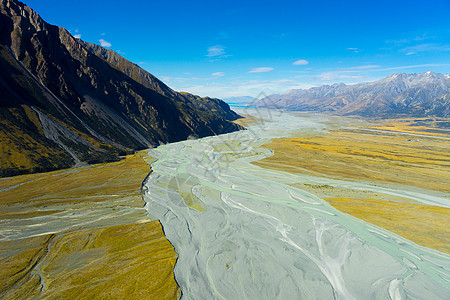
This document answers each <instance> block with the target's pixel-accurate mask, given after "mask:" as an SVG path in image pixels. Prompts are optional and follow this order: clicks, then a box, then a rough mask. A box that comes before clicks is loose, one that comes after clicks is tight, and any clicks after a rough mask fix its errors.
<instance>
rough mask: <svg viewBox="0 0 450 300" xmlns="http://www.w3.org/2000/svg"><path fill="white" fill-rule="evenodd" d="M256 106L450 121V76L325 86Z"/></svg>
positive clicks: (398, 76) (426, 74)
mask: <svg viewBox="0 0 450 300" xmlns="http://www.w3.org/2000/svg"><path fill="white" fill-rule="evenodd" d="M257 106H267V107H271V108H281V109H288V110H298V111H314V112H327V113H332V114H335V115H344V116H345V115H359V116H366V117H381V118H395V117H429V116H434V117H449V115H450V75H448V74H447V75H444V74H439V73H434V72H431V71H427V72H424V73H419V74H404V73H398V74H392V75H390V76H388V77H386V78H383V79H381V80H378V81H375V82H369V83H363V84H354V85H345V84H343V83H340V84H333V85H323V86H320V87H314V88H310V89H294V90H290V91H288V92H287V93H283V94H273V95H270V96H267V97H265V98H264V99H262V100H260V101H259V102H258V103H257Z"/></svg>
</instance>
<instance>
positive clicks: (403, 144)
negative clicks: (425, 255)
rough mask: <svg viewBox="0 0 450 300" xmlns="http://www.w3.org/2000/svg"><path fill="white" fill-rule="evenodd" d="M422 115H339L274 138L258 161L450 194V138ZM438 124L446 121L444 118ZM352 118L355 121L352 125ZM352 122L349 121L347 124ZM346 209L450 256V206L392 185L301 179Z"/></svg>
mask: <svg viewBox="0 0 450 300" xmlns="http://www.w3.org/2000/svg"><path fill="white" fill-rule="evenodd" d="M420 121H422V122H421V123H425V122H424V121H423V120H391V121H389V122H379V123H375V124H369V123H361V122H360V121H355V122H353V120H352V119H343V118H337V117H336V118H334V119H331V120H330V121H329V123H328V126H327V129H328V131H327V132H325V133H323V132H316V133H310V134H305V133H303V134H302V135H299V136H298V137H292V138H291V137H289V138H281V139H275V140H273V141H272V142H271V143H269V144H266V145H264V147H265V148H268V149H271V150H272V151H273V152H274V155H272V156H269V157H267V158H265V159H263V160H260V161H257V162H254V164H255V165H258V166H261V167H264V168H270V169H275V170H281V171H286V172H290V173H293V174H308V175H311V176H318V177H326V178H330V179H333V180H343V181H353V182H370V183H373V184H376V185H379V186H381V187H389V186H391V187H392V186H396V187H400V188H402V187H403V189H406V190H408V189H412V190H414V189H420V190H422V192H423V191H428V193H431V194H438V195H439V196H443V197H447V198H448V196H447V195H448V193H449V192H450V185H449V183H450V182H449V178H450V135H449V134H447V133H446V132H447V131H446V130H443V129H440V130H439V129H437V128H435V126H433V124H432V122H427V123H425V124H421V125H422V126H420V127H419V126H417V123H418V122H420ZM438 122H444V121H443V120H440V121H438ZM352 123H353V124H352ZM342 124H345V126H341V125H342ZM293 185H294V186H296V187H298V188H300V189H302V190H305V191H308V192H310V193H312V194H314V195H316V196H318V197H320V198H323V199H325V200H326V201H327V202H328V203H330V204H331V205H333V206H334V207H335V208H337V209H339V210H340V211H342V212H345V213H348V214H350V215H353V216H355V217H357V218H359V219H362V220H365V221H367V222H370V223H372V224H375V225H378V226H380V227H383V228H385V229H388V230H390V231H392V232H395V233H397V234H399V235H401V236H403V237H405V238H407V239H409V240H411V241H414V242H416V243H417V244H420V245H422V246H426V247H430V248H434V249H437V250H439V251H442V252H446V253H450V244H449V237H450V226H449V222H448V220H450V208H448V207H443V206H442V205H432V204H433V203H432V202H430V203H429V204H430V205H426V204H425V205H424V203H420V202H416V201H413V200H411V199H410V198H408V197H402V195H393V194H392V193H390V192H389V191H388V190H386V191H383V190H365V189H364V188H359V189H358V190H355V189H354V188H347V187H345V186H336V185H333V184H331V185H330V184H309V183H297V184H293Z"/></svg>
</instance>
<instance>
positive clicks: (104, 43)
mask: <svg viewBox="0 0 450 300" xmlns="http://www.w3.org/2000/svg"><path fill="white" fill-rule="evenodd" d="M98 41H99V42H100V45H101V46H102V47H106V48H109V47H111V43H109V42H107V41H105V40H104V39H99V40H98Z"/></svg>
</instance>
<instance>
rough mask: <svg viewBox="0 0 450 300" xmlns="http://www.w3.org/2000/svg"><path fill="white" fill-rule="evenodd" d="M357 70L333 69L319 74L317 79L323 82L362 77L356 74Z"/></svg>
mask: <svg viewBox="0 0 450 300" xmlns="http://www.w3.org/2000/svg"><path fill="white" fill-rule="evenodd" d="M354 72H355V71H331V72H325V73H322V74H319V75H317V76H316V79H317V80H319V81H322V82H336V81H338V80H344V79H362V78H364V77H363V76H361V75H358V74H354Z"/></svg>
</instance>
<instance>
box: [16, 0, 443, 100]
mask: <svg viewBox="0 0 450 300" xmlns="http://www.w3.org/2000/svg"><path fill="white" fill-rule="evenodd" d="M24 2H25V3H26V4H27V5H29V6H30V7H31V8H33V9H34V10H35V11H37V12H38V13H39V14H40V15H41V16H42V17H43V18H44V20H46V21H47V22H49V23H51V24H55V25H58V26H61V27H64V28H66V29H68V30H70V32H71V33H72V34H73V35H79V36H80V37H81V39H83V40H85V41H87V42H91V43H96V44H103V45H104V46H105V47H108V48H109V49H112V50H114V51H116V52H119V53H120V54H121V55H123V56H124V57H125V58H127V59H129V60H131V61H133V62H135V63H137V64H139V65H140V66H141V67H143V68H144V69H146V70H147V71H149V72H151V73H152V74H154V75H155V76H157V77H159V78H160V79H162V80H163V81H164V82H165V83H167V84H168V85H169V86H170V87H172V88H173V89H175V90H178V91H187V92H191V93H195V94H198V95H201V96H213V97H219V98H225V97H230V96H245V95H248V96H255V97H256V96H258V95H259V94H260V93H265V94H271V93H275V92H285V91H287V90H289V89H292V88H309V87H312V86H318V85H322V84H332V83H337V82H344V83H347V84H351V83H359V82H367V81H373V80H377V79H380V78H382V77H385V76H387V75H389V74H392V73H398V72H403V73H417V72H424V71H428V70H431V71H434V72H440V73H450V17H449V16H450V0H428V1H424V0H421V1H417V0H410V1H403V0H390V1H384V0H381V1H345V0H341V1H320V0H316V1H281V0H280V1H138V0H127V1H114V0H110V1H103V0H100V1H92V0H91V1H86V0H78V1H76V2H72V1H61V0H45V1H42V0H24Z"/></svg>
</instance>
